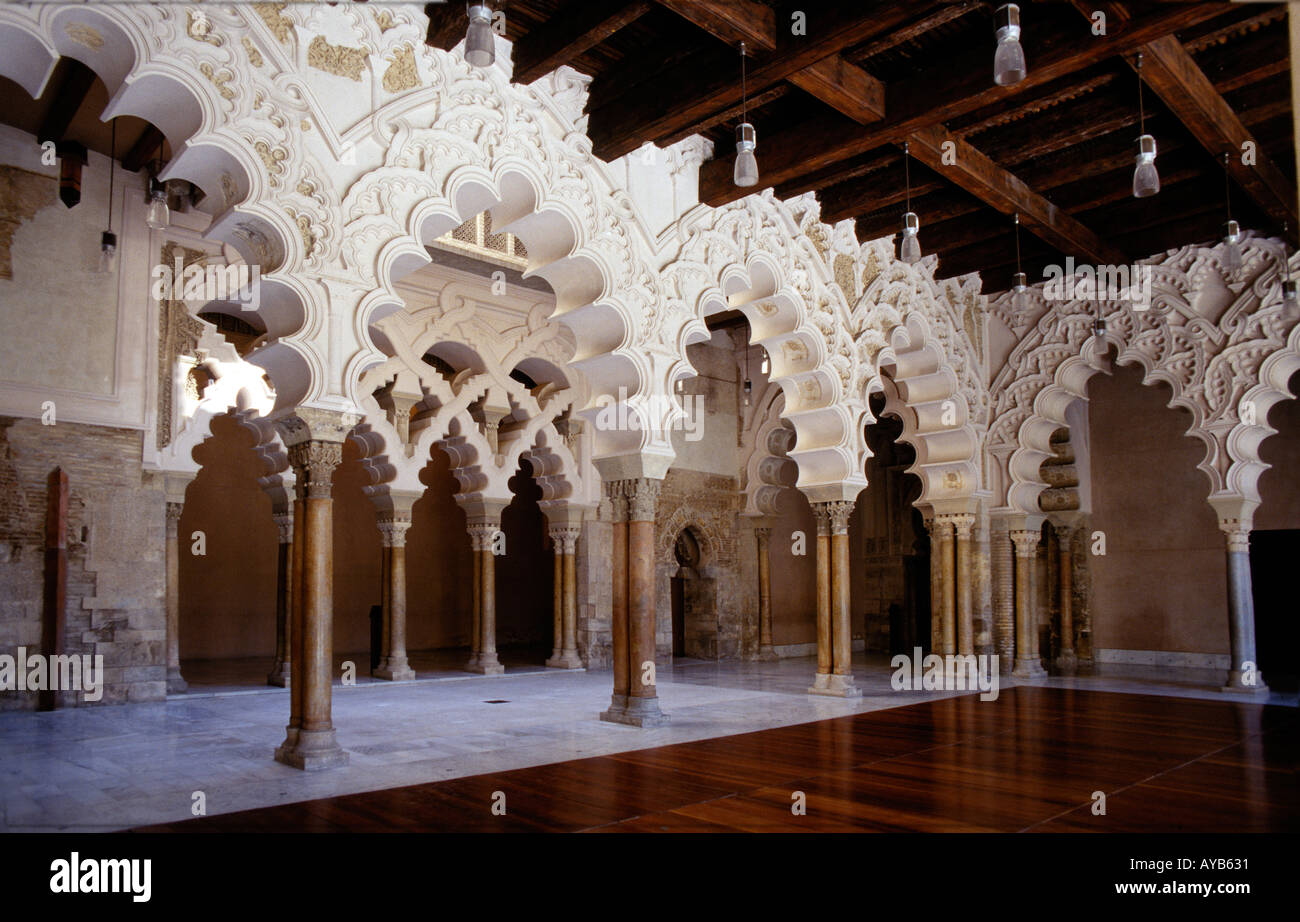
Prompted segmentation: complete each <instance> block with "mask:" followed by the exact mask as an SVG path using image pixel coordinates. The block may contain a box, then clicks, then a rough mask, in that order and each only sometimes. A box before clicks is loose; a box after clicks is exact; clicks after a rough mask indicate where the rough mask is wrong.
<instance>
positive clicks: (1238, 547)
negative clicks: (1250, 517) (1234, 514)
mask: <svg viewBox="0 0 1300 922" xmlns="http://www.w3.org/2000/svg"><path fill="white" fill-rule="evenodd" d="M1219 531H1221V532H1223V537H1224V538H1225V539H1227V542H1228V553H1230V554H1233V553H1243V554H1248V553H1250V526H1249V525H1246V524H1244V523H1243V522H1239V521H1235V520H1234V521H1227V522H1224V521H1221V522H1219Z"/></svg>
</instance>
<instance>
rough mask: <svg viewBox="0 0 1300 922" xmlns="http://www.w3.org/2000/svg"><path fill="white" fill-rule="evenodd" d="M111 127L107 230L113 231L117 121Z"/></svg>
mask: <svg viewBox="0 0 1300 922" xmlns="http://www.w3.org/2000/svg"><path fill="white" fill-rule="evenodd" d="M109 124H110V125H111V126H112V131H111V132H110V136H111V138H112V140H110V141H109V142H108V229H109V231H110V232H111V231H112V230H113V174H114V173H115V172H117V171H116V170H114V169H113V166H114V164H115V162H116V160H117V119H116V118H115V119H113V121H112V122H110V123H109Z"/></svg>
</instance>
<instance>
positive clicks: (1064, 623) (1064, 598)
mask: <svg viewBox="0 0 1300 922" xmlns="http://www.w3.org/2000/svg"><path fill="white" fill-rule="evenodd" d="M1070 545H1071V540H1070V529H1068V528H1058V529H1057V530H1056V546H1057V554H1058V555H1059V556H1058V560H1057V567H1056V572H1057V578H1058V580H1059V582H1060V590H1061V592H1060V609H1061V654H1062V655H1064V654H1066V653H1069V654H1070V655H1071V656H1073V655H1074V563H1073V556H1072V554H1071V547H1070Z"/></svg>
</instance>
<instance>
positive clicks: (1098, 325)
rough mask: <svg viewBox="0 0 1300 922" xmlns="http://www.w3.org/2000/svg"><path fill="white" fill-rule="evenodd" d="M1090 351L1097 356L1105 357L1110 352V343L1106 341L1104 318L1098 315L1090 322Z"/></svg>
mask: <svg viewBox="0 0 1300 922" xmlns="http://www.w3.org/2000/svg"><path fill="white" fill-rule="evenodd" d="M1092 336H1093V340H1092V351H1093V354H1094V355H1096V356H1097V358H1099V359H1101V358H1105V357H1106V354H1107V353H1108V352H1110V344H1109V343H1107V342H1106V320H1105V318H1103V317H1098V318H1097V319H1096V320H1094V321H1093V322H1092Z"/></svg>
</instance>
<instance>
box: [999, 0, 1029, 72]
mask: <svg viewBox="0 0 1300 922" xmlns="http://www.w3.org/2000/svg"><path fill="white" fill-rule="evenodd" d="M997 23H998V31H997V37H998V48H997V51H996V52H994V54H993V82H994V83H996V84H997V85H998V86H1011V84H1013V83H1019V82H1020V81H1021V80H1024V79H1025V72H1026V67H1025V51H1024V49H1023V48H1021V47H1020V7H1018V6H1016V4H1014V3H1007V4H1005V5H1003V6H1000V7H998V11H997Z"/></svg>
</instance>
